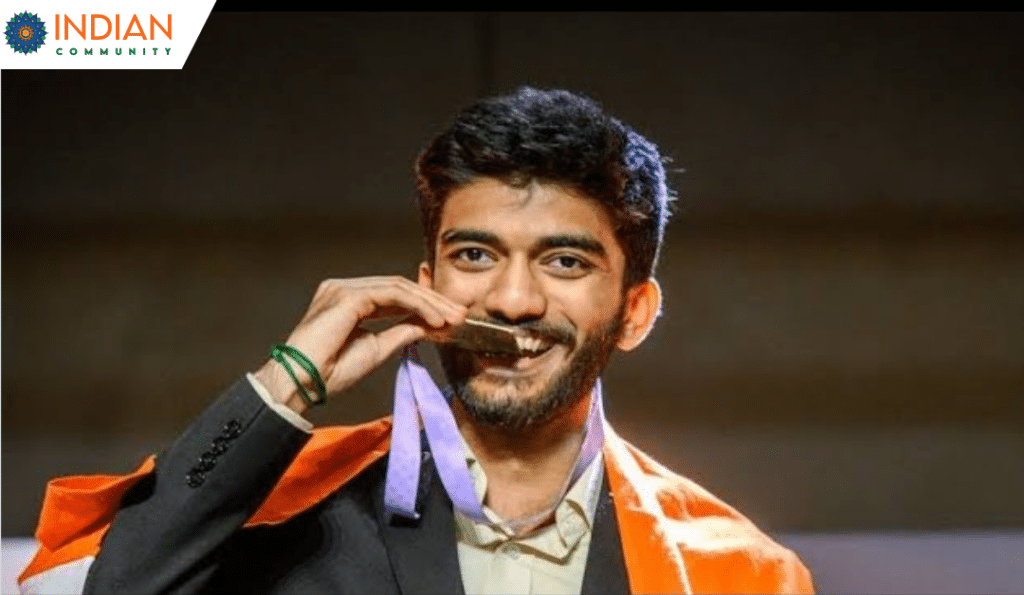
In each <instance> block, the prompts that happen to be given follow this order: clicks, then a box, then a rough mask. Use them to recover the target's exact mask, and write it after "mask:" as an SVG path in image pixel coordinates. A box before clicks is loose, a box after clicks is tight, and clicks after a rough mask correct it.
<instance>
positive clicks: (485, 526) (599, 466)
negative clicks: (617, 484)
mask: <svg viewBox="0 0 1024 595" xmlns="http://www.w3.org/2000/svg"><path fill="white" fill-rule="evenodd" d="M459 439H460V441H461V443H462V448H463V450H464V451H465V453H466V464H467V466H468V467H469V473H470V476H471V477H472V479H473V488H474V490H475V491H476V494H477V496H478V497H479V498H480V501H481V502H483V501H484V497H485V496H486V494H487V475H486V474H485V473H484V470H483V467H482V466H481V465H480V463H479V461H478V460H477V457H476V454H475V453H474V452H473V449H472V448H470V447H469V444H468V443H466V440H465V438H463V437H462V434H461V433H460V434H459ZM603 469H604V456H603V454H602V453H601V452H600V451H599V452H598V454H597V456H595V457H594V459H593V460H592V461H590V464H589V465H587V467H586V469H585V470H584V472H583V473H582V474H581V475H580V477H579V479H577V480H576V482H575V483H574V484H573V485H572V486H570V487H569V490H568V492H566V494H565V496H564V497H563V498H562V500H561V502H559V503H558V505H557V506H556V507H555V522H554V524H552V525H549V526H548V527H545V528H544V529H541V530H540V531H537V532H535V533H533V534H531V535H530V536H528V537H524V538H519V539H517V538H515V536H514V534H513V532H512V530H511V529H510V528H509V527H508V525H507V524H506V523H505V522H503V521H502V519H501V518H500V517H499V516H498V515H497V513H495V512H494V511H493V510H491V509H490V507H488V506H486V505H484V506H483V510H484V514H485V515H486V516H487V518H488V519H489V520H490V521H491V522H490V523H477V522H475V521H473V520H472V519H470V518H468V517H466V516H465V515H463V514H461V513H460V512H459V511H458V510H456V511H455V521H456V527H457V529H458V532H459V540H460V541H463V542H465V543H467V544H469V545H472V546H475V547H479V548H484V549H495V548H497V547H498V546H499V545H500V544H502V543H504V542H506V541H515V542H516V543H517V544H519V545H520V546H523V547H525V548H528V549H531V550H534V551H535V552H536V553H538V554H540V555H544V556H547V557H549V558H551V559H553V560H556V561H557V560H563V559H565V558H566V557H567V556H568V555H569V554H570V553H571V552H572V551H573V550H574V549H575V548H576V546H577V545H578V544H579V542H580V541H581V539H582V538H583V537H584V536H585V535H587V534H589V533H590V531H591V530H592V529H593V526H594V515H595V512H596V510H597V502H598V499H599V496H600V489H601V483H602V479H603Z"/></svg>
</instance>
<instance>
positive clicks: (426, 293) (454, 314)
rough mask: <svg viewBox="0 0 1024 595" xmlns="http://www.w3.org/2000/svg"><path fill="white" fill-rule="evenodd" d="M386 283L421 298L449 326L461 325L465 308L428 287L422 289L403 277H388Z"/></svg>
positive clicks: (417, 284)
mask: <svg viewBox="0 0 1024 595" xmlns="http://www.w3.org/2000/svg"><path fill="white" fill-rule="evenodd" d="M386 282H389V283H395V284H396V285H398V286H400V287H402V288H404V289H408V290H409V291H412V292H414V293H416V294H418V295H421V296H423V297H424V298H425V299H427V300H429V301H430V302H431V303H433V304H435V305H436V306H437V307H438V309H439V310H440V311H441V313H442V314H443V315H444V317H445V320H447V321H448V323H449V324H458V323H461V322H462V319H463V318H465V315H466V307H465V306H463V305H462V304H459V303H458V302H455V301H454V300H452V299H451V298H449V297H447V296H445V295H444V294H441V293H438V292H437V291H435V290H433V289H431V288H429V287H424V286H422V285H420V284H419V283H414V282H413V281H410V280H409V279H406V278H405V277H388V278H386Z"/></svg>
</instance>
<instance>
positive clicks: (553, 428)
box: [455, 396, 591, 533]
mask: <svg viewBox="0 0 1024 595" xmlns="http://www.w3.org/2000/svg"><path fill="white" fill-rule="evenodd" d="M590 401H591V397H590V396H588V397H586V398H583V399H580V400H579V401H578V402H577V403H576V404H575V405H573V406H572V407H571V408H570V409H568V410H567V411H565V412H563V413H562V414H561V415H558V416H556V417H554V418H552V419H550V420H548V421H546V422H544V423H543V424H540V425H537V426H533V427H530V428H528V429H525V430H516V431H510V430H507V429H502V428H496V427H494V426H489V425H486V424H482V423H480V422H478V421H477V420H475V419H473V418H471V417H470V416H469V415H468V414H467V413H466V411H465V410H464V409H463V408H462V406H461V404H459V403H458V400H457V399H456V400H455V419H456V422H457V423H458V426H459V431H460V432H461V433H462V436H463V438H465V440H466V443H467V444H468V445H469V446H470V448H472V449H473V452H474V453H475V454H476V456H477V460H478V461H479V463H480V466H481V467H482V468H483V470H484V473H485V474H486V475H487V486H488V487H487V494H486V495H485V497H484V504H486V505H487V506H489V507H490V508H491V509H492V510H494V511H495V512H496V513H498V515H499V516H500V517H501V518H502V519H505V520H506V521H509V522H510V524H512V525H513V526H515V525H516V523H515V521H516V520H517V519H529V520H528V521H525V523H524V526H522V527H520V528H519V529H518V530H517V533H528V532H530V531H532V530H535V529H537V528H539V527H541V526H544V525H545V524H547V523H548V522H550V520H551V516H552V514H553V513H554V508H555V506H557V504H558V501H559V500H560V499H561V497H562V496H563V495H564V493H565V490H566V489H567V487H568V485H567V484H568V480H569V477H570V475H571V473H572V471H573V468H574V466H575V464H576V460H577V458H578V457H579V453H580V448H581V446H582V444H583V438H584V434H585V432H586V423H587V414H588V413H589V408H590ZM545 513H547V514H545Z"/></svg>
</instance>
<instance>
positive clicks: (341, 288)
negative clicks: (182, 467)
mask: <svg viewBox="0 0 1024 595" xmlns="http://www.w3.org/2000/svg"><path fill="white" fill-rule="evenodd" d="M396 315H405V317H404V318H403V319H402V321H401V322H399V323H397V324H394V325H393V326H390V327H388V328H386V329H384V330H382V331H380V332H370V331H367V330H365V329H363V328H360V327H359V324H360V323H361V322H364V321H369V320H374V319H379V318H386V317H391V316H396ZM465 318H466V307H465V306H463V305H461V304H457V303H455V302H453V301H451V300H450V299H448V298H446V297H444V296H443V295H441V294H439V293H437V292H436V291H434V290H432V289H428V288H426V287H422V286H420V285H417V284H416V283H413V282H412V281H410V280H408V279H406V278H404V277H397V276H395V277H361V278H356V279H328V280H326V281H324V282H322V283H321V284H320V287H318V288H317V290H316V294H315V295H314V296H313V300H312V302H310V305H309V309H308V310H307V311H306V314H305V315H304V316H303V317H302V320H301V321H300V322H299V324H298V326H296V327H295V330H293V331H292V333H291V335H289V337H288V340H287V343H288V345H291V346H292V347H294V348H296V349H298V350H299V351H301V352H302V353H303V354H304V355H305V356H306V357H308V358H309V360H310V361H311V362H313V365H315V366H316V368H317V370H319V371H320V376H321V377H322V378H323V380H324V384H325V385H326V386H327V396H328V398H331V397H332V396H334V395H337V394H339V393H342V392H344V391H345V390H347V389H348V388H350V387H351V386H352V385H354V384H355V383H356V382H358V381H359V380H361V379H362V378H364V377H365V376H366V375H367V374H369V373H370V372H372V371H373V370H375V369H376V368H377V367H378V366H380V365H381V364H382V363H383V362H384V360H386V359H387V358H388V357H390V356H391V354H393V353H395V352H396V351H398V350H399V349H401V348H402V347H405V346H406V345H408V344H410V343H412V342H413V341H416V340H418V339H421V338H423V337H425V336H426V335H427V334H428V332H430V330H433V329H441V328H444V327H446V326H448V325H458V324H461V323H462V321H463V320H465ZM292 369H293V370H294V371H295V374H296V376H297V377H298V378H299V380H300V381H302V382H303V386H304V387H305V388H306V390H307V392H311V394H312V391H315V389H314V388H313V383H312V380H311V379H310V378H309V376H308V375H307V374H306V373H305V371H303V369H302V368H301V367H300V366H298V365H296V364H292ZM255 376H256V378H257V380H259V381H260V382H261V383H262V384H263V386H265V387H266V388H267V390H268V391H269V392H270V394H271V396H272V397H273V398H274V400H276V401H277V402H279V403H283V404H285V405H287V406H288V407H290V408H291V409H292V410H294V411H296V412H297V413H302V412H303V411H305V409H306V404H305V402H304V401H303V400H302V398H301V397H300V396H299V390H298V387H296V386H295V382H294V381H293V380H292V379H291V377H290V376H288V373H287V371H285V369H284V368H283V367H282V366H281V364H280V363H279V362H277V361H276V360H274V359H270V360H268V361H267V363H266V364H264V366H263V367H262V368H260V370H259V371H258V372H256V374H255Z"/></svg>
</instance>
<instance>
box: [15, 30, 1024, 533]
mask: <svg viewBox="0 0 1024 595" xmlns="http://www.w3.org/2000/svg"><path fill="white" fill-rule="evenodd" d="M1022 34H1024V16H1022V15H1021V14H991V13H986V14H933V13H925V14H871V13H856V14H790V13H777V14H713V13H712V14H702V13H701V14H687V13H671V14H658V13H621V14H559V13H488V14H474V13H457V14H443V13H441V14H439V13H430V14H386V13H370V14H356V13H340V14H315V13H293V14H283V13H259V14H247V13H231V12H227V13H223V12H214V13H213V14H212V15H211V17H210V19H209V21H208V22H207V24H206V26H205V28H204V29H203V31H202V34H201V35H200V38H199V40H198V42H197V44H196V46H195V48H194V50H193V51H192V54H191V56H190V58H189V59H188V62H187V63H186V65H185V67H184V69H183V70H181V71H63V72H61V71H4V72H3V74H2V77H3V78H2V85H3V95H2V102H3V107H2V109H3V114H2V116H3V131H2V138H3V162H2V194H3V226H2V232H3V237H2V240H3V250H2V266H3V319H2V340H3V372H4V374H3V377H2V407H3V420H2V424H3V427H2V440H3V461H2V464H3V479H4V481H3V488H2V489H3V493H2V496H3V525H2V533H3V535H4V536H20V535H24V536H27V535H30V534H31V532H32V530H33V527H34V525H35V522H36V517H37V514H38V508H39V504H40V499H41V496H42V492H43V489H44V485H45V482H46V480H47V479H48V478H50V477H53V476H55V475H61V474H70V473H122V472H126V471H128V470H130V469H132V468H134V466H135V465H137V464H138V463H139V461H140V460H141V459H142V458H143V456H144V455H145V454H146V453H149V452H155V451H158V450H159V449H161V448H162V447H164V446H165V445H167V444H168V443H169V442H170V441H171V440H172V439H173V437H174V436H175V435H176V434H177V433H178V432H179V431H180V430H182V429H183V428H184V426H185V425H187V424H188V423H189V420H191V419H192V418H193V417H194V416H196V415H197V414H198V413H199V412H200V411H201V410H202V409H203V408H204V406H205V405H206V404H207V403H208V402H209V401H210V400H211V399H212V398H213V397H215V396H216V395H217V394H218V393H219V391H221V390H222V389H223V388H225V387H226V386H227V385H229V384H230V383H232V382H233V381H234V380H235V379H236V378H238V377H239V375H241V374H243V373H244V372H246V371H248V370H253V369H255V368H256V367H258V366H259V365H260V364H261V363H262V362H263V361H264V360H265V359H266V357H267V351H268V349H269V345H270V344H271V343H273V342H274V341H278V340H282V339H283V338H284V337H285V336H286V335H287V333H288V332H289V331H290V330H291V328H292V327H293V326H294V324H295V323H296V322H297V320H298V318H299V316H300V315H301V314H302V313H303V311H304V309H305V307H306V305H307V303H308V300H309V299H310V297H311V295H312V292H313V290H314V289H315V287H316V285H317V283H318V282H319V281H320V280H321V279H323V278H326V277H347V276H356V275H370V274H404V275H407V276H412V275H413V274H414V272H415V266H416V264H417V262H418V259H419V258H420V246H421V237H420V230H419V227H418V225H419V224H418V220H417V216H416V212H415V207H414V200H415V199H414V192H413V184H412V175H411V164H412V162H413V160H414V158H415V156H416V154H417V152H418V150H419V149H420V148H421V147H422V146H423V145H424V144H425V143H426V142H427V141H428V140H429V139H430V137H431V136H432V135H434V134H435V133H437V132H438V131H439V130H440V129H441V128H442V127H443V126H445V125H446V123H447V122H448V120H449V119H450V118H451V116H452V115H453V114H454V112H455V111H456V110H457V109H458V108H460V107H463V106H465V105H466V104H468V103H469V102H471V101H472V100H473V99H474V98H476V97H478V96H480V95H483V94H490V93H494V92H503V91H509V90H512V89H514V88H515V87H517V86H519V85H523V84H531V85H537V86H558V87H565V88H569V89H573V90H576V91H580V92H582V93H585V94H588V95H590V96H592V97H594V98H596V99H597V100H598V101H600V102H602V103H603V104H604V105H605V106H606V107H607V108H608V109H609V111H611V112H612V113H613V114H616V115H617V116H619V117H620V118H622V119H623V120H625V121H627V122H629V123H631V124H633V125H634V126H635V127H636V128H638V129H639V130H640V131H641V132H642V133H644V134H645V135H647V136H648V137H650V138H651V139H652V140H653V141H654V142H656V143H657V144H659V146H660V147H661V148H662V150H663V151H664V152H665V153H666V154H667V155H669V156H671V157H672V159H673V160H674V161H673V164H672V165H673V167H674V168H677V170H678V169H682V170H685V171H677V173H675V174H674V175H673V177H672V180H671V182H672V184H673V186H674V187H675V189H676V190H677V191H678V194H679V212H678V214H677V215H676V217H675V219H674V220H673V221H672V223H671V224H670V225H669V229H668V236H667V240H666V241H667V244H666V247H665V250H664V256H663V258H662V263H661V267H660V273H659V275H660V280H661V282H662V285H663V288H664V290H665V296H666V299H665V313H664V316H663V317H662V319H661V320H660V322H659V324H658V326H657V327H656V329H655V331H654V332H653V333H652V335H651V336H650V338H649V340H648V342H647V343H646V344H645V345H643V346H642V348H641V349H640V350H639V351H637V352H635V353H631V354H628V355H624V356H622V357H619V358H618V359H617V360H616V361H614V362H613V365H612V368H611V369H610V370H609V372H608V374H607V377H606V391H607V395H608V403H607V408H608V410H609V417H610V419H611V421H612V422H613V423H614V424H616V425H617V426H618V428H619V431H620V433H622V434H623V435H624V436H625V437H627V438H628V439H630V440H632V441H633V442H635V443H636V444H638V445H639V446H641V447H642V448H645V449H647V450H648V451H649V452H651V453H652V454H654V455H656V456H657V457H659V458H660V459H662V460H663V461H664V462H665V463H666V464H668V465H669V466H671V467H672V468H674V469H675V470H677V471H680V472H682V473H684V474H687V475H689V476H690V477H692V478H694V479H696V480H697V481H699V482H700V483H702V484H704V485H705V486H706V487H708V488H709V489H710V490H711V491H713V492H715V493H717V494H718V495H719V496H721V497H722V498H724V499H726V500H727V501H729V502H731V503H733V504H734V505H736V506H737V507H738V508H739V509H740V510H742V511H743V512H744V513H746V514H747V515H748V516H750V517H751V518H752V519H753V520H755V522H757V523H758V524H760V525H761V526H763V527H764V528H766V529H768V530H770V531H773V532H791V533H792V532H837V531H918V530H961V529H969V530H974V529H1006V528H1009V529H1021V528H1024V507H1022V506H1021V503H1022V502H1024V403H1022V398H1021V395H1022V386H1024V365H1022V356H1024V315H1022V313H1024V242H1022V240H1024V201H1022V197H1024V166H1022V162H1024V115H1022V106H1024V69H1022V65H1024V62H1022V58H1024V53H1022V47H1024V44H1022V41H1021V40H1022ZM394 370H395V367H394V363H393V362H392V363H390V364H388V365H386V366H385V367H384V369H382V370H380V371H379V372H377V373H375V374H374V375H373V376H372V377H371V378H369V379H368V380H367V381H365V382H364V383H362V384H361V385H360V386H359V388H358V389H357V390H356V391H355V394H353V395H352V396H351V398H349V399H347V400H346V401H345V402H343V403H334V404H332V405H331V406H329V407H327V408H324V409H323V410H322V411H318V412H316V413H315V415H313V419H314V421H315V422H316V423H318V424H326V423H347V422H357V421H363V420H366V419H368V418H370V417H371V416H377V415H383V414H387V413H388V412H389V411H390V390H391V383H392V380H393V375H394Z"/></svg>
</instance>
